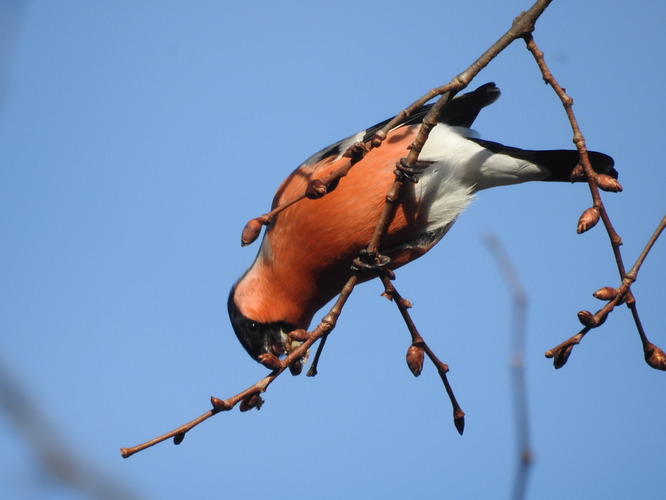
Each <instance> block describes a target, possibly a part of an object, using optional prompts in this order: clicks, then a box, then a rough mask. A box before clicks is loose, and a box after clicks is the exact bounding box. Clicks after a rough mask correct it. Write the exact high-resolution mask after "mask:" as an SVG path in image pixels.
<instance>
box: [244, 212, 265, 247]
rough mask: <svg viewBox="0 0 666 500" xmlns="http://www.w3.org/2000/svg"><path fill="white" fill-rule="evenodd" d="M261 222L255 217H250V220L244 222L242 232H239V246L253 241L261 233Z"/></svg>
mask: <svg viewBox="0 0 666 500" xmlns="http://www.w3.org/2000/svg"><path fill="white" fill-rule="evenodd" d="M262 225H263V224H262V223H261V221H260V220H259V219H258V218H257V219H252V220H251V221H250V222H248V223H247V224H245V227H244V228H243V233H242V234H241V246H245V245H249V244H250V243H253V242H254V240H256V239H257V238H258V237H259V234H260V233H261V226H262Z"/></svg>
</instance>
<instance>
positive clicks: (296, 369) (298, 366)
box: [289, 358, 303, 377]
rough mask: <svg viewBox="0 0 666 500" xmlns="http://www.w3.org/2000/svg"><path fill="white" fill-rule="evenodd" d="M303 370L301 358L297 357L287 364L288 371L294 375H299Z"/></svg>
mask: <svg viewBox="0 0 666 500" xmlns="http://www.w3.org/2000/svg"><path fill="white" fill-rule="evenodd" d="M302 371H303V358H298V359H297V360H295V361H294V362H293V363H292V364H290V365H289V373H291V374H292V375H293V376H294V377H295V376H297V375H300V374H301V372H302Z"/></svg>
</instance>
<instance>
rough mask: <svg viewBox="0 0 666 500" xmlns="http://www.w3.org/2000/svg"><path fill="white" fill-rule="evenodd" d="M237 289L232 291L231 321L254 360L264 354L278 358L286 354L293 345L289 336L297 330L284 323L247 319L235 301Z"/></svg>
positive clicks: (228, 304) (230, 303)
mask: <svg viewBox="0 0 666 500" xmlns="http://www.w3.org/2000/svg"><path fill="white" fill-rule="evenodd" d="M234 292H235V287H234V288H232V289H231V293H230V294H229V301H228V302H227V308H228V309H229V319H230V320H231V325H232V326H233V328H234V332H235V333H236V337H238V340H239V341H240V343H241V345H242V346H243V347H244V348H245V350H246V351H247V352H248V354H249V355H250V356H252V358H253V359H254V360H257V358H258V357H259V356H260V355H261V354H264V353H267V352H268V353H271V354H274V355H276V356H278V357H279V356H280V355H282V354H285V353H286V352H287V351H288V350H289V347H290V345H291V339H290V338H289V336H288V335H287V334H288V333H289V332H291V331H293V330H295V327H294V326H293V325H290V324H289V323H287V322H284V321H276V322H273V323H260V322H259V321H254V320H252V319H250V318H247V317H246V316H244V315H243V313H241V312H240V310H239V309H238V305H237V304H236V301H235V300H234Z"/></svg>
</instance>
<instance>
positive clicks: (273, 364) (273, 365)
mask: <svg viewBox="0 0 666 500" xmlns="http://www.w3.org/2000/svg"><path fill="white" fill-rule="evenodd" d="M257 361H259V363H261V364H262V365H264V366H265V367H266V368H268V369H269V370H279V369H280V368H282V361H280V359H279V358H278V357H277V356H276V355H275V354H273V353H270V352H265V353H263V354H260V355H259V356H257Z"/></svg>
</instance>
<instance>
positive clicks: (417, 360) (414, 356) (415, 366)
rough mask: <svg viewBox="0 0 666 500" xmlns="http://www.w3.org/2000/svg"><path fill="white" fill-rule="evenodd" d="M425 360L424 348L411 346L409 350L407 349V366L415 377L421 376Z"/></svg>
mask: <svg viewBox="0 0 666 500" xmlns="http://www.w3.org/2000/svg"><path fill="white" fill-rule="evenodd" d="M423 359H424V352H423V348H422V347H418V346H415V345H410V346H409V349H407V366H408V367H409V369H410V370H411V372H412V374H413V375H414V376H415V377H418V376H419V375H421V370H423Z"/></svg>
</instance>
